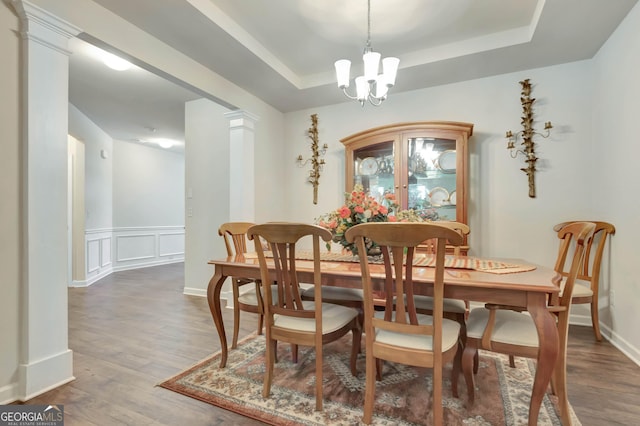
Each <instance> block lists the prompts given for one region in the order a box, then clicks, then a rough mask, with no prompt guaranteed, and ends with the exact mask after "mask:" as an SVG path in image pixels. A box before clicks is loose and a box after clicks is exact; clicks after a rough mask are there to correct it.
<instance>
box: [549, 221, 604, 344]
mask: <svg viewBox="0 0 640 426" xmlns="http://www.w3.org/2000/svg"><path fill="white" fill-rule="evenodd" d="M574 222H576V221H570V222H563V223H559V224H558V225H556V226H554V227H553V230H554V231H556V232H558V231H559V230H560V229H562V228H563V227H564V226H566V225H568V224H571V223H574ZM592 223H594V224H595V226H596V229H595V231H594V232H593V237H592V238H590V239H589V241H588V242H587V243H586V246H585V255H584V262H583V264H582V268H580V272H579V273H578V277H577V281H576V285H575V286H574V287H573V294H572V297H571V303H573V304H585V303H589V304H591V324H592V326H593V333H594V335H595V338H596V340H597V341H598V342H600V341H602V334H601V333H600V320H599V318H598V289H599V287H600V267H601V265H602V257H603V254H604V247H605V244H606V242H607V237H608V236H609V235H613V234H615V232H616V228H615V227H614V226H613V225H612V224H610V223H607V222H598V221H594V222H592ZM573 246H575V243H573V244H572V243H571V241H567V242H565V241H563V243H562V244H560V249H559V250H560V252H559V254H558V259H557V262H556V266H555V269H556V271H562V276H563V277H567V276H568V274H569V273H568V271H566V270H565V269H564V264H565V259H566V257H567V253H568V252H569V250H570V247H573Z"/></svg>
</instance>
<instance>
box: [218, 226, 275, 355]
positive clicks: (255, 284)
mask: <svg viewBox="0 0 640 426" xmlns="http://www.w3.org/2000/svg"><path fill="white" fill-rule="evenodd" d="M253 225H255V224H254V223H251V222H227V223H223V224H222V225H220V228H218V235H220V236H222V237H223V239H224V245H225V248H226V249H227V256H235V255H241V254H244V253H246V252H247V229H249V228H251V227H252V226H253ZM247 285H251V287H250V288H248V289H247V288H245V289H243V288H242V287H243V286H247ZM261 287H262V285H261V281H260V280H253V279H249V278H243V277H231V289H232V292H233V342H232V343H231V349H235V348H237V346H238V333H239V330H240V311H244V312H252V313H254V314H258V334H262V324H263V308H262V299H263V298H262V296H261V294H262V291H261ZM241 290H242V292H241ZM272 291H275V288H274V287H273V286H272Z"/></svg>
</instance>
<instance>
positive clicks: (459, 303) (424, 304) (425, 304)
mask: <svg viewBox="0 0 640 426" xmlns="http://www.w3.org/2000/svg"><path fill="white" fill-rule="evenodd" d="M413 302H414V303H415V305H416V309H424V310H425V311H433V297H431V296H413ZM442 310H443V311H444V312H452V313H455V314H464V313H465V312H467V307H466V306H465V304H464V301H463V300H458V299H442Z"/></svg>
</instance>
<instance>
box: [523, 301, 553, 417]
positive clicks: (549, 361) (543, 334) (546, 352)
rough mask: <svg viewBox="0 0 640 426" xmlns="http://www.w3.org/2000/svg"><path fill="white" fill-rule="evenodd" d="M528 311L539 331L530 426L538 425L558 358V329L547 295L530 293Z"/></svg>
mask: <svg viewBox="0 0 640 426" xmlns="http://www.w3.org/2000/svg"><path fill="white" fill-rule="evenodd" d="M527 300H528V301H527V310H528V311H529V314H531V317H532V318H533V322H534V323H535V324H536V329H537V330H538V362H537V365H536V376H535V380H534V382H533V389H532V391H531V404H530V405H529V425H530V426H535V425H537V424H538V413H539V411H540V405H541V404H542V399H543V398H544V394H545V392H546V390H547V387H548V386H549V380H550V379H551V375H552V374H553V371H554V368H555V366H556V359H557V356H558V328H557V326H556V320H555V317H554V316H553V315H552V314H551V313H550V312H549V311H548V310H547V308H546V295H545V294H542V293H539V294H533V293H530V294H529V295H528V297H527Z"/></svg>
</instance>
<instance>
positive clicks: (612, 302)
mask: <svg viewBox="0 0 640 426" xmlns="http://www.w3.org/2000/svg"><path fill="white" fill-rule="evenodd" d="M615 302H616V298H615V293H614V291H613V290H609V306H615V304H616V303H615Z"/></svg>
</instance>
